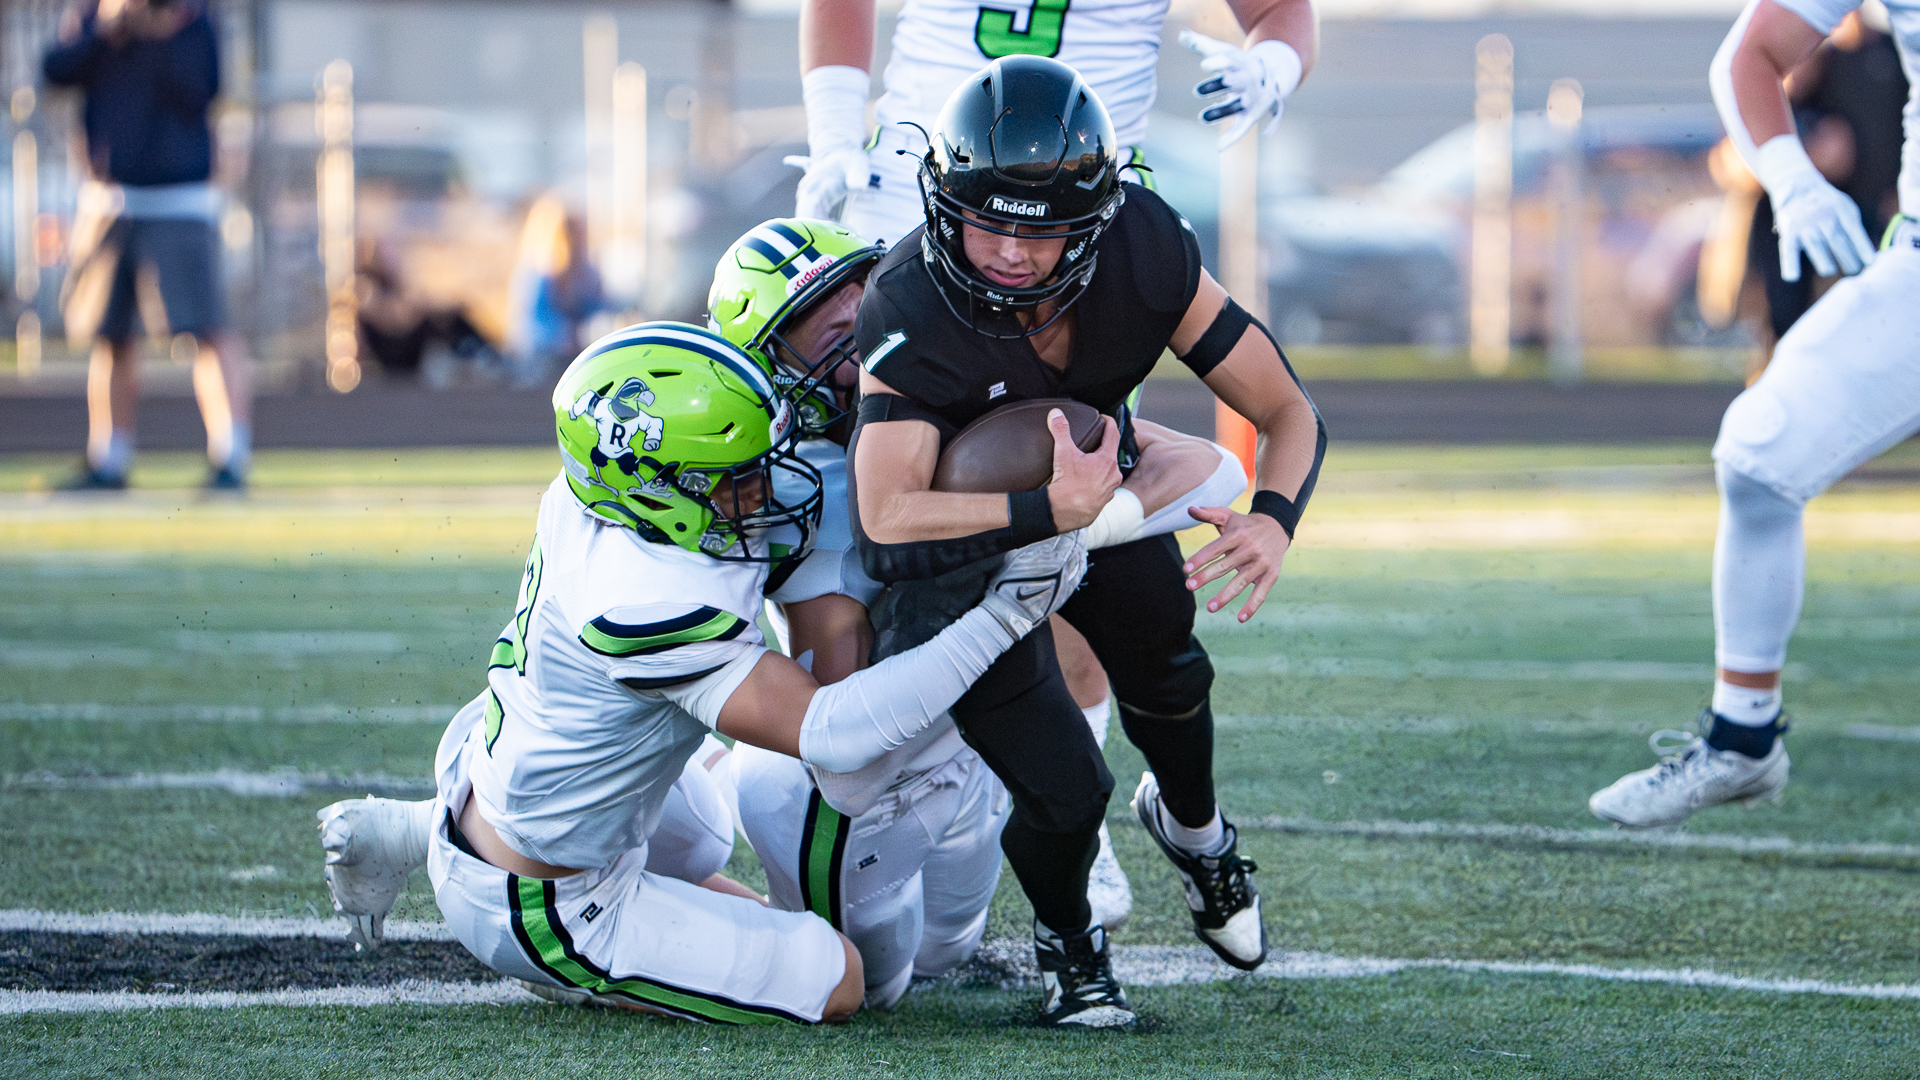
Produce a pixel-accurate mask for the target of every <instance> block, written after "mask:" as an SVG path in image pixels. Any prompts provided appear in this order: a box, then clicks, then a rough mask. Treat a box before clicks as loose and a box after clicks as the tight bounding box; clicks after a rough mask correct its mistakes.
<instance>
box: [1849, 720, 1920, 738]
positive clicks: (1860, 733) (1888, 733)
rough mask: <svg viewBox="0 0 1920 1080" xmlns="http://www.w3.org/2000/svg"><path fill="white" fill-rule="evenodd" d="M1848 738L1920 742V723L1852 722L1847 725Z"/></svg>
mask: <svg viewBox="0 0 1920 1080" xmlns="http://www.w3.org/2000/svg"><path fill="white" fill-rule="evenodd" d="M1847 738H1849V739H1872V740H1874V741H1876V742H1920V724H1915V725H1912V726H1907V725H1898V726H1896V725H1890V724H1851V725H1849V726H1848V727H1847Z"/></svg>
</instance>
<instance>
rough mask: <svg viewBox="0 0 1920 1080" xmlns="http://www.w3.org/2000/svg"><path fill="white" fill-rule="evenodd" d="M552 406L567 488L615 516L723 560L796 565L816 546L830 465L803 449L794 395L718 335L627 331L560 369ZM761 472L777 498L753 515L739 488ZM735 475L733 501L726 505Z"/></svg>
mask: <svg viewBox="0 0 1920 1080" xmlns="http://www.w3.org/2000/svg"><path fill="white" fill-rule="evenodd" d="M553 414H554V427H555V428H556V429H557V431H558V434H559V438H560V461H561V464H563V465H564V466H565V467H566V476H567V486H568V487H570V488H572V489H573V494H574V496H575V497H576V498H578V499H579V500H580V504H581V505H582V506H585V507H586V508H587V509H588V510H589V511H592V512H593V513H595V514H598V515H599V516H601V517H603V518H606V519H607V520H608V521H611V522H614V523H615V524H619V525H625V526H627V527H628V528H631V529H634V530H637V531H638V532H639V533H640V535H642V536H644V537H646V538H647V539H649V540H653V541H656V542H661V543H673V544H678V545H679V546H681V547H683V548H686V549H687V550H688V551H700V552H705V553H706V554H708V555H711V556H714V557H715V558H722V559H742V560H747V561H753V562H773V563H781V562H787V561H789V560H792V559H797V558H799V557H801V556H804V555H805V554H806V552H807V549H808V547H809V545H810V544H811V543H812V539H813V535H814V533H815V532H816V531H817V529H818V526H819V521H820V505H821V499H820V473H819V472H818V471H817V470H816V469H814V468H813V466H811V465H809V464H807V463H806V462H805V461H803V460H801V459H800V457H799V456H798V455H797V454H795V453H794V452H793V446H794V443H795V441H796V440H797V438H798V436H799V425H798V424H796V423H795V422H794V410H793V406H792V403H791V402H789V401H788V400H787V398H786V397H785V396H783V395H782V394H781V393H780V392H779V391H778V390H777V389H776V388H775V387H774V385H773V383H772V381H771V380H769V379H768V378H767V376H766V373H765V372H763V371H761V370H760V366H759V365H758V364H756V363H754V362H753V361H752V360H751V359H749V358H748V357H746V356H745V355H743V354H742V353H741V352H740V350H738V349H736V348H734V347H733V345H732V344H730V343H729V342H727V340H726V339H724V338H722V337H720V336H719V335H718V334H715V333H712V332H711V331H708V330H705V329H702V328H700V327H697V326H689V325H687V324H686V323H676V322H650V323H641V324H639V325H638V326H629V327H627V328H626V329H624V330H616V331H614V332H613V333H611V334H608V335H607V336H606V337H603V338H601V339H600V340H599V341H596V342H594V343H593V344H591V345H589V346H587V347H586V349H584V350H582V351H581V353H580V356H579V357H578V358H577V359H575V360H574V362H573V363H572V364H571V365H569V366H568V367H567V370H566V373H565V374H563V375H561V376H560V384H559V385H558V386H556V387H555V388H554V391H553ZM756 475H764V478H765V480H766V481H767V482H766V484H765V487H764V491H765V494H766V501H765V503H764V504H763V505H762V506H761V507H760V508H759V509H757V510H753V511H751V512H747V511H744V510H743V508H742V507H741V505H740V503H739V492H740V490H741V488H742V486H743V484H746V485H749V486H750V485H751V480H752V478H753V477H754V476H756ZM726 477H731V478H732V479H733V481H734V483H733V484H732V489H733V491H734V493H735V498H734V502H733V505H730V506H724V507H716V506H715V504H714V501H713V498H712V496H713V495H714V493H715V488H716V487H717V486H719V484H720V481H721V480H722V478H726ZM722 511H724V512H722Z"/></svg>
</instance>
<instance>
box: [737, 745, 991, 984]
mask: <svg viewBox="0 0 1920 1080" xmlns="http://www.w3.org/2000/svg"><path fill="white" fill-rule="evenodd" d="M735 755H736V756H735V760H734V768H735V775H736V776H737V777H738V778H739V781H740V792H741V798H740V815H741V824H742V827H743V830H744V831H745V833H746V835H747V841H748V843H749V844H751V845H752V846H753V850H754V852H755V854H757V855H758V856H759V857H760V865H761V866H762V867H763V868H764V869H765V870H766V874H767V887H768V893H769V899H770V901H771V903H772V904H773V906H774V907H777V908H780V909H781V910H783V911H811V912H813V913H814V914H816V915H819V916H820V917H821V918H823V919H826V920H827V921H828V922H829V923H831V924H832V925H833V927H834V929H836V930H839V931H840V932H841V933H844V934H846V935H847V937H848V939H849V940H851V941H852V942H853V943H854V946H855V948H857V949H858V950H859V952H860V958H861V966H862V969H863V972H864V979H865V985H864V987H863V993H864V996H865V1001H866V1004H867V1005H868V1006H869V1007H874V1008H887V1007H890V1006H892V1005H893V1004H894V1003H895V1002H896V1001H898V1000H899V999H900V995H901V994H904V993H905V992H906V989H907V984H908V983H909V982H910V981H911V980H912V978H913V959H914V954H915V952H916V950H917V949H918V946H919V942H920V937H921V917H922V910H923V909H922V903H921V894H920V864H921V862H922V861H923V860H924V859H925V858H926V854H927V851H928V849H929V848H931V847H932V843H931V839H930V837H929V836H928V834H927V832H926V830H925V829H924V828H923V827H921V824H920V821H919V819H918V818H917V817H916V816H915V814H913V813H911V812H905V810H903V807H902V804H901V803H900V802H899V801H898V796H897V795H896V796H895V797H892V798H889V799H887V800H885V801H883V802H882V803H881V804H879V805H878V806H876V807H875V808H874V809H873V810H871V811H869V812H868V813H866V814H863V815H861V816H860V817H857V818H849V817H848V816H847V815H845V814H842V813H840V812H838V811H836V810H835V809H834V808H833V807H832V806H830V805H828V804H827V803H826V801H825V800H824V799H822V798H821V797H820V793H819V791H818V790H817V789H816V788H815V787H814V785H813V781H812V779H811V778H810V777H809V776H808V775H807V771H806V769H805V767H804V766H802V765H801V764H800V762H798V761H796V760H794V759H793V758H790V757H787V756H786V755H784V754H776V753H773V752H772V751H768V750H761V749H758V748H756V747H751V746H745V745H743V746H741V747H740V748H739V749H737V750H736V751H735ZM905 809H906V810H911V809H912V808H911V804H907V807H906V808H905ZM994 857H995V861H996V863H997V862H998V858H999V854H998V851H997V850H996V851H995V855H994Z"/></svg>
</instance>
